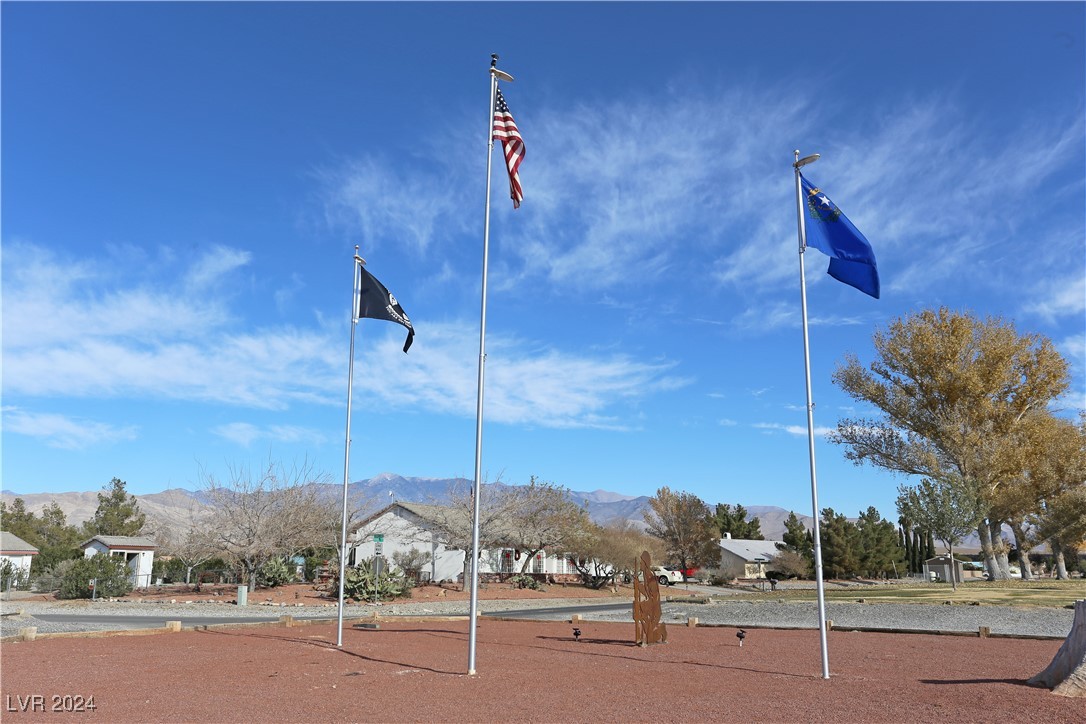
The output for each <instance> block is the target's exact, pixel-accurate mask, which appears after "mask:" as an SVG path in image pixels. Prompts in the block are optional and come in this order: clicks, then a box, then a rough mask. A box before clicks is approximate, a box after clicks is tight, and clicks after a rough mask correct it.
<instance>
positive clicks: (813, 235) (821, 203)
mask: <svg viewBox="0 0 1086 724" xmlns="http://www.w3.org/2000/svg"><path fill="white" fill-rule="evenodd" d="M799 178H800V181H802V182H803V193H804V195H805V197H806V198H805V199H804V205H805V206H806V208H807V245H808V246H813V247H814V248H816V249H818V250H819V251H821V252H823V253H825V254H827V255H828V256H830V268H829V271H828V272H827V273H828V274H829V275H830V276H831V277H833V278H834V279H836V280H837V281H839V282H844V283H845V284H848V285H849V286H852V287H856V288H857V289H859V290H860V291H861V292H863V293H864V294H869V295H871V296H872V297H874V298H875V299H878V298H879V268H878V265H877V264H875V252H874V251H872V250H871V244H870V243H868V241H867V239H865V238H864V235H863V234H861V233H860V231H859V229H857V228H856V227H855V226H853V225H852V222H851V221H849V220H848V218H846V217H845V215H844V214H842V213H841V209H839V208H837V205H836V204H834V203H833V202H832V201H830V199H829V197H828V196H826V194H824V193H822V191H821V190H820V189H818V188H815V187H814V186H812V185H811V182H810V181H808V180H807V179H805V178H803V174H800V177H799Z"/></svg>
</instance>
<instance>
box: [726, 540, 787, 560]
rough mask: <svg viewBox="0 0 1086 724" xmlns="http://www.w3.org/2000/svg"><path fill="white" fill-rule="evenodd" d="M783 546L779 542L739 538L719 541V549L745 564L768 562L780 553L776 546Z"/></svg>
mask: <svg viewBox="0 0 1086 724" xmlns="http://www.w3.org/2000/svg"><path fill="white" fill-rule="evenodd" d="M778 543H781V544H783V543H784V541H779V540H743V539H739V538H724V539H722V540H721V541H720V547H721V548H723V549H724V550H726V551H728V552H729V553H731V554H733V555H736V556H739V557H740V558H742V559H743V560H744V561H746V562H747V563H754V562H756V561H758V560H759V559H760V560H763V561H768V560H769V559H770V558H773V557H774V556H775V555H777V554H778V553H780V549H779V548H777V544H778Z"/></svg>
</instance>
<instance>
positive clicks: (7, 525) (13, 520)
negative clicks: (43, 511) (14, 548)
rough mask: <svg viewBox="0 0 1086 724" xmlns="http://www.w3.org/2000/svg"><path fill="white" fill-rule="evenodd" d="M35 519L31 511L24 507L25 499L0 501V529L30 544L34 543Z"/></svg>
mask: <svg viewBox="0 0 1086 724" xmlns="http://www.w3.org/2000/svg"><path fill="white" fill-rule="evenodd" d="M36 523H37V521H36V519H35V516H34V514H33V513H31V512H29V511H28V510H27V509H26V501H25V500H23V499H22V498H16V499H15V500H13V501H12V502H11V507H10V508H9V507H8V504H7V503H5V502H3V501H0V530H4V531H7V532H8V533H11V534H12V535H16V536H18V537H20V538H22V539H23V540H25V541H26V542H27V543H29V544H30V545H35V543H34V540H33V539H34V537H35V531H34V528H35V526H36Z"/></svg>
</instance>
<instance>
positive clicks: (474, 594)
mask: <svg viewBox="0 0 1086 724" xmlns="http://www.w3.org/2000/svg"><path fill="white" fill-rule="evenodd" d="M497 65H498V54H497V53H491V54H490V106H489V107H488V108H489V113H488V114H487V119H486V122H487V126H486V137H487V146H486V215H485V219H484V221H483V295H482V297H483V301H482V304H481V307H480V310H479V380H478V386H479V392H478V396H477V399H476V404H475V481H474V483H473V484H472V488H471V550H470V551H468V552H467V554H468V555H470V556H471V558H472V559H471V560H470V561H469V562H468V564H469V566H470V570H471V596H470V599H471V603H470V605H469V607H468V676H474V675H475V625H476V621H477V619H476V617H477V616H478V615H479V494H480V492H481V485H480V482H481V477H482V469H483V373H484V371H485V368H486V275H487V265H488V261H487V260H488V257H489V255H490V165H491V157H492V156H493V150H494V95H495V92H496V91H497V89H498V78H502V79H503V80H509V81H512V80H513V77H512V76H511V75H509V74H508V73H503V72H502V71H500V70H498V68H497Z"/></svg>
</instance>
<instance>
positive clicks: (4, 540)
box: [0, 530, 38, 556]
mask: <svg viewBox="0 0 1086 724" xmlns="http://www.w3.org/2000/svg"><path fill="white" fill-rule="evenodd" d="M0 554H3V555H8V556H11V555H23V556H26V555H31V556H36V555H37V554H38V549H37V548H35V547H34V546H32V545H30V544H29V543H27V542H26V541H25V540H23V539H22V538H20V537H19V536H17V535H15V534H14V533H8V532H7V531H6V530H0Z"/></svg>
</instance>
